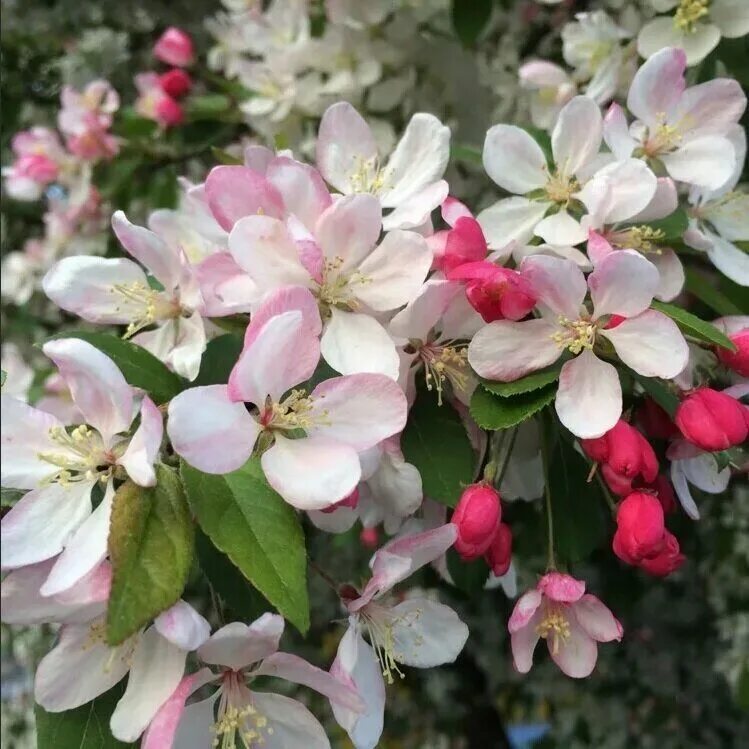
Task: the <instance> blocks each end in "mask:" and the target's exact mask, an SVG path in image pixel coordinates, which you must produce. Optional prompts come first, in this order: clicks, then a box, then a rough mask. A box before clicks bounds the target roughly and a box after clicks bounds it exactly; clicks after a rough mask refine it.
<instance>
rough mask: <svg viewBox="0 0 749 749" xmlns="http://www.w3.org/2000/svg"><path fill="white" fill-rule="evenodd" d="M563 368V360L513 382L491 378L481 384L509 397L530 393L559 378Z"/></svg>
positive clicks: (492, 391)
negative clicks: (496, 380) (494, 380)
mask: <svg viewBox="0 0 749 749" xmlns="http://www.w3.org/2000/svg"><path fill="white" fill-rule="evenodd" d="M561 369H562V362H559V363H557V364H554V365H553V366H551V367H547V368H546V369H541V370H539V371H538V372H533V374H529V375H526V376H525V377H521V378H520V379H519V380H515V381H513V382H493V381H491V380H481V386H482V387H483V388H484V389H485V390H488V391H489V392H490V393H494V394H495V395H500V396H502V397H503V398H507V397H509V396H512V395H518V394H520V393H530V392H532V391H533V390H540V389H541V388H543V387H546V386H547V385H550V384H551V383H552V382H556V381H557V380H558V379H559V372H560V371H561Z"/></svg>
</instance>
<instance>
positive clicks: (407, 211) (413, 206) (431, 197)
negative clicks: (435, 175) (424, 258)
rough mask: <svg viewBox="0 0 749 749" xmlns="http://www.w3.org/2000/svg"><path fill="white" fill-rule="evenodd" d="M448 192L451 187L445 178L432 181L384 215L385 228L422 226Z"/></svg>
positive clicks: (385, 229) (383, 224)
mask: <svg viewBox="0 0 749 749" xmlns="http://www.w3.org/2000/svg"><path fill="white" fill-rule="evenodd" d="M448 193H449V187H448V184H447V182H445V180H444V179H441V180H439V181H437V182H432V183H431V184H429V185H427V186H426V187H424V188H423V189H421V190H419V191H418V192H416V193H414V194H413V195H412V196H411V197H410V198H408V199H407V200H404V201H403V202H402V203H400V204H399V205H398V206H397V207H396V208H395V209H393V210H392V211H390V212H389V213H388V214H387V215H386V216H384V217H383V219H382V228H383V230H384V231H390V230H391V229H415V228H417V227H419V226H422V225H423V224H424V223H425V222H426V221H427V220H428V219H429V217H430V214H431V213H432V211H433V210H434V209H435V208H436V207H437V206H438V205H440V204H441V203H442V202H443V201H444V200H445V199H446V198H447V195H448Z"/></svg>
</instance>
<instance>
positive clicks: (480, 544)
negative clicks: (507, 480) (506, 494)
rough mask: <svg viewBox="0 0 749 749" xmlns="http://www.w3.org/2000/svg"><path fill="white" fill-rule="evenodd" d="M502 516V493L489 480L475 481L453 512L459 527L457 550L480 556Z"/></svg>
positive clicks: (455, 523) (465, 555) (462, 554)
mask: <svg viewBox="0 0 749 749" xmlns="http://www.w3.org/2000/svg"><path fill="white" fill-rule="evenodd" d="M501 520H502V504H501V502H500V498H499V494H498V493H497V491H496V490H495V489H493V488H492V487H491V486H489V485H488V484H473V485H472V486H469V487H468V488H467V489H465V491H464V492H463V494H462V495H461V497H460V500H459V502H458V506H457V507H456V508H455V512H454V513H453V516H452V523H453V524H454V525H455V526H457V528H458V538H457V540H456V541H455V551H457V552H458V554H460V556H461V557H462V558H463V559H465V560H469V559H476V558H477V557H480V556H481V555H482V554H483V553H484V552H485V551H486V550H487V549H488V548H489V546H490V545H491V543H492V541H493V540H494V536H495V534H496V533H497V528H498V527H499V524H500V521H501Z"/></svg>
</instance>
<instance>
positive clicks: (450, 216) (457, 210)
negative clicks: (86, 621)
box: [442, 195, 473, 226]
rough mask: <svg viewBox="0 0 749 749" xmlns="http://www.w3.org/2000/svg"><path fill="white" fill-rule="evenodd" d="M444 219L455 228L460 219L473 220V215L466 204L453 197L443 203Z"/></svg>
mask: <svg viewBox="0 0 749 749" xmlns="http://www.w3.org/2000/svg"><path fill="white" fill-rule="evenodd" d="M442 218H443V219H444V221H445V223H446V224H448V225H449V226H455V222H456V221H457V220H458V219H459V218H473V214H472V213H471V210H470V208H468V206H467V205H465V203H461V202H460V201H459V200H458V199H457V198H454V197H452V195H451V196H449V197H447V198H445V200H444V202H443V203H442Z"/></svg>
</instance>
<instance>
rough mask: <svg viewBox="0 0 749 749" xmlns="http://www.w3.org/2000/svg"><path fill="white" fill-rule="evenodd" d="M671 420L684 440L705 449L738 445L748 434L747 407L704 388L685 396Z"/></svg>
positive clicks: (748, 411)
mask: <svg viewBox="0 0 749 749" xmlns="http://www.w3.org/2000/svg"><path fill="white" fill-rule="evenodd" d="M674 420H675V421H676V426H678V427H679V430H680V431H681V433H682V434H683V435H684V437H685V438H686V439H687V440H689V441H690V442H691V443H692V444H694V445H697V447H700V448H702V449H703V450H706V451H708V452H715V451H718V450H727V449H728V448H729V447H733V446H734V445H740V444H742V443H743V442H745V441H746V438H747V435H748V434H749V408H747V407H746V406H745V405H743V404H742V403H740V402H739V401H738V400H736V399H735V398H732V397H731V396H730V395H726V394H725V393H720V392H718V391H717V390H713V389H711V388H707V387H703V388H699V389H698V390H695V391H694V392H693V393H691V394H690V395H688V396H687V397H686V398H685V399H684V400H683V401H682V402H681V403H680V404H679V407H678V408H677V409H676V416H675V419H674Z"/></svg>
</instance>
